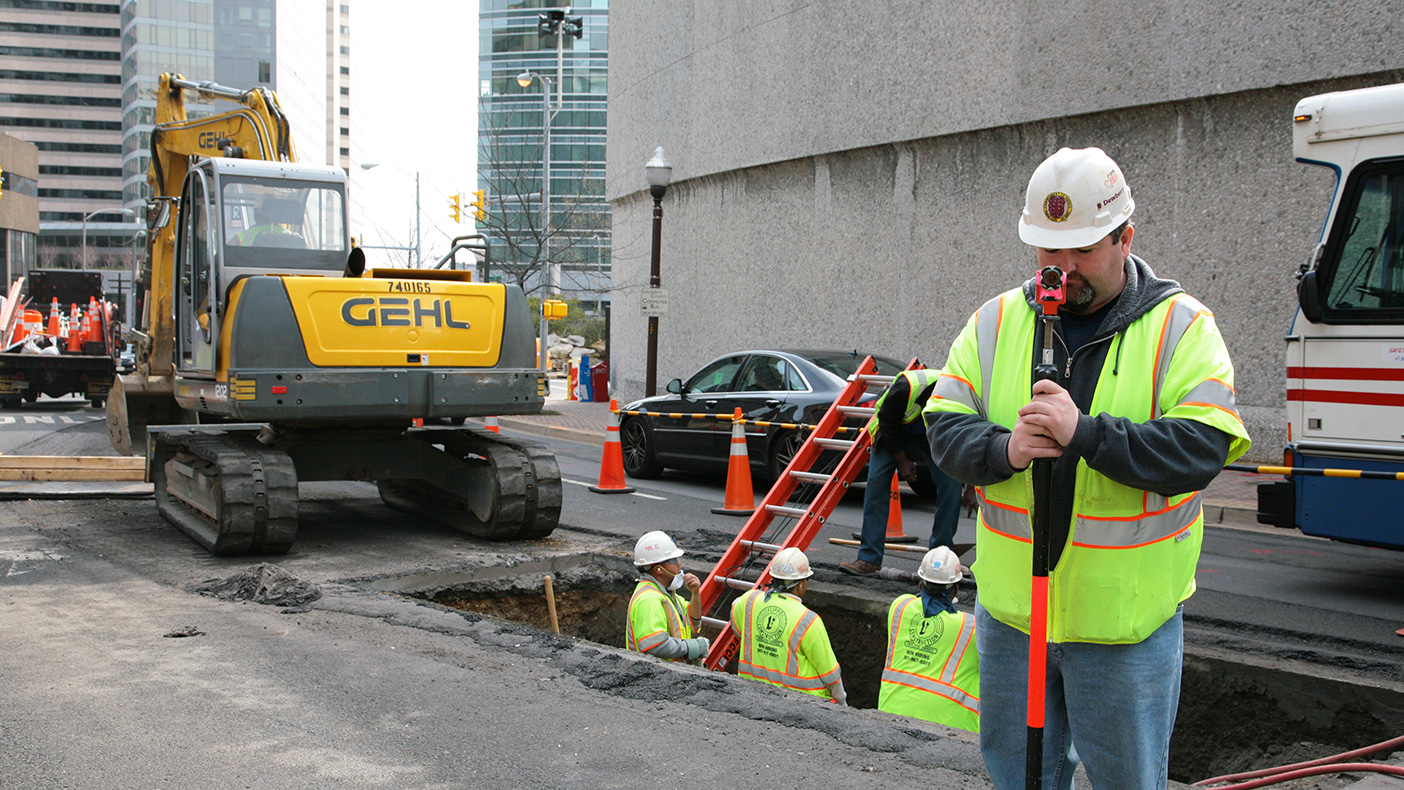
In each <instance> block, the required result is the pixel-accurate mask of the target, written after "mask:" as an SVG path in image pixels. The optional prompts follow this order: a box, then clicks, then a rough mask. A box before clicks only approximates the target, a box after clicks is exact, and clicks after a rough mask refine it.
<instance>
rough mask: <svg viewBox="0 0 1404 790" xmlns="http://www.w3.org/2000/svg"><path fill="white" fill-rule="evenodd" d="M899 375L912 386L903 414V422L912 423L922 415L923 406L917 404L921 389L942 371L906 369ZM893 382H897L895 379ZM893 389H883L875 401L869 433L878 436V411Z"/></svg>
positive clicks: (869, 421) (869, 422)
mask: <svg viewBox="0 0 1404 790" xmlns="http://www.w3.org/2000/svg"><path fill="white" fill-rule="evenodd" d="M897 375H898V376H901V377H903V378H905V379H906V380H907V384H908V385H909V386H910V387H911V392H910V393H908V395H907V409H906V411H905V413H903V415H902V422H904V423H911V422H913V421H914V420H916V419H917V418H918V417H920V416H921V407H920V406H918V405H917V396H919V395H921V391H922V390H924V389H926V388H927V386H929V385H930V384H931V382H933V381H935V380H936V379H937V378H938V377H940V375H941V371H939V370H933V369H931V368H922V369H921V370H904V371H902V372H901V373H898V374H897ZM893 383H894V384H895V383H896V380H895V379H894V380H893ZM891 390H892V387H891V386H888V388H887V389H885V390H883V392H882V394H881V395H879V396H878V399H877V400H876V401H874V402H873V417H872V419H870V420H868V433H869V434H870V435H872V436H877V430H878V418H877V413H878V412H879V411H881V410H882V403H883V401H885V400H887V393H888V392H890V391H891Z"/></svg>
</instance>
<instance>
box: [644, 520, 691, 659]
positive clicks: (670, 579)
mask: <svg viewBox="0 0 1404 790" xmlns="http://www.w3.org/2000/svg"><path fill="white" fill-rule="evenodd" d="M682 555H683V550H682V549H680V548H678V546H677V544H676V543H674V542H673V539H672V538H670V537H668V535H667V534H666V533H663V532H657V531H655V532H649V533H647V534H645V535H644V536H643V537H641V538H639V542H638V543H636V544H634V564H635V565H637V566H638V568H639V572H640V573H641V574H642V575H643V578H641V579H639V583H638V585H637V586H635V587H634V595H633V597H632V598H630V599H629V626H628V628H627V630H626V631H625V634H624V646H625V647H627V648H628V649H630V650H637V651H639V652H640V653H647V654H648V655H650V656H653V657H654V658H662V659H665V660H668V661H698V660H700V659H701V658H703V657H704V656H706V655H707V649H708V648H709V647H710V646H711V642H709V641H708V640H707V637H705V636H698V637H694V636H693V634H694V633H696V632H697V629H698V627H699V626H701V625H702V609H701V606H702V603H701V601H700V600H699V598H698V593H699V591H700V590H701V589H702V582H701V580H699V579H698V578H697V576H696V574H692V573H683V569H682V563H681V562H680V561H679V558H680V557H682ZM684 586H685V587H687V589H688V590H689V591H690V592H691V593H692V600H691V601H690V602H689V603H683V600H682V596H680V595H678V590H679V589H681V588H682V587H684Z"/></svg>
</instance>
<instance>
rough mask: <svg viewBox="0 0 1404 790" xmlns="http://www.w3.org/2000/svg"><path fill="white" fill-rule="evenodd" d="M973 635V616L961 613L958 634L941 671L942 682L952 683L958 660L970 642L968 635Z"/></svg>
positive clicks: (962, 656)
mask: <svg viewBox="0 0 1404 790" xmlns="http://www.w3.org/2000/svg"><path fill="white" fill-rule="evenodd" d="M974 635H975V618H974V617H973V616H971V615H968V614H964V613H962V614H961V616H960V636H959V637H957V638H956V643H955V647H953V648H951V654H950V655H949V656H947V657H946V668H945V669H944V670H942V672H941V681H942V682H943V683H954V682H955V675H956V669H958V668H959V667H960V660H961V659H962V658H964V657H965V648H966V646H967V645H969V644H970V637H972V636H974Z"/></svg>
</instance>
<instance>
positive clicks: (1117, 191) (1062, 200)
mask: <svg viewBox="0 0 1404 790" xmlns="http://www.w3.org/2000/svg"><path fill="white" fill-rule="evenodd" d="M1135 210H1136V201H1134V200H1132V199H1131V188H1130V187H1128V186H1127V185H1126V177H1125V176H1123V175H1122V173H1121V168H1120V167H1118V166H1117V164H1116V162H1114V161H1112V158H1111V157H1110V156H1107V154H1106V152H1105V151H1103V150H1102V149H1100V148H1060V149H1058V153H1056V154H1053V155H1052V156H1050V157H1048V158H1047V159H1045V160H1043V164H1041V165H1039V166H1038V169H1037V170H1035V171H1034V173H1033V177H1032V178H1030V179H1029V188H1028V191H1027V192H1025V193H1024V213H1023V215H1022V216H1021V217H1019V239H1020V240H1022V241H1023V242H1024V243H1025V244H1028V245H1030V246H1033V247H1043V248H1044V249H1050V250H1070V249H1073V248H1076V247H1087V246H1090V245H1093V244H1096V243H1097V242H1098V241H1100V240H1101V239H1102V237H1103V236H1106V235H1107V234H1108V233H1111V232H1112V231H1114V230H1116V229H1117V228H1118V227H1120V226H1121V224H1122V223H1124V222H1125V221H1126V220H1128V219H1130V218H1131V213H1132V212H1133V211H1135Z"/></svg>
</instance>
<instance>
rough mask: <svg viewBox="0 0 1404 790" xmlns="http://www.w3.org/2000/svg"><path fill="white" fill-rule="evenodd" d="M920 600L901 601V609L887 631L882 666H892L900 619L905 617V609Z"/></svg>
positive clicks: (900, 627) (895, 652)
mask: <svg viewBox="0 0 1404 790" xmlns="http://www.w3.org/2000/svg"><path fill="white" fill-rule="evenodd" d="M920 600H921V599H920V598H908V599H907V600H905V601H903V602H902V608H900V609H898V610H897V616H896V617H894V618H892V627H891V628H889V629H888V630H887V663H886V664H884V665H883V666H887V667H890V666H892V659H893V657H894V656H896V654H897V634H898V633H899V632H900V631H901V630H902V617H903V616H904V615H905V613H906V611H907V607H908V606H911V605H912V602H913V601H920ZM924 613H925V612H924V611H923V614H924Z"/></svg>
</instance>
